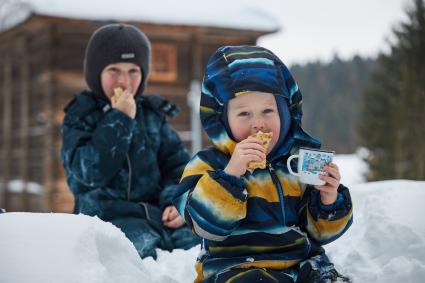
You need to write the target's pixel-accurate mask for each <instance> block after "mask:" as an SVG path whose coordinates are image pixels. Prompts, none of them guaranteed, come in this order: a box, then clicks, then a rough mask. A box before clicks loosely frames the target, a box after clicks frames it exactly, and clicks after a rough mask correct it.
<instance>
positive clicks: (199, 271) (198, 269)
mask: <svg viewBox="0 0 425 283" xmlns="http://www.w3.org/2000/svg"><path fill="white" fill-rule="evenodd" d="M195 270H196V273H197V274H198V275H197V276H196V278H195V281H194V282H193V283H201V282H202V280H204V279H205V277H204V273H203V272H202V263H200V262H196V264H195Z"/></svg>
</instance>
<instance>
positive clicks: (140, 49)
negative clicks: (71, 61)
mask: <svg viewBox="0 0 425 283" xmlns="http://www.w3.org/2000/svg"><path fill="white" fill-rule="evenodd" d="M150 57H151V47H150V42H149V39H148V38H147V37H146V35H145V34H144V33H143V32H141V31H140V30H139V29H138V28H136V27H134V26H131V25H125V24H109V25H105V26H102V27H100V28H99V29H97V30H96V31H95V32H94V33H93V34H92V36H91V38H90V40H89V43H88V45H87V48H86V54H85V57H84V76H85V79H86V82H87V85H88V86H89V88H90V89H91V90H92V91H93V92H94V93H95V94H96V95H98V96H100V97H105V94H104V93H103V90H102V85H101V82H100V74H101V73H102V70H103V69H104V68H105V67H106V66H108V65H109V64H113V63H134V64H136V65H138V66H139V67H140V69H141V71H142V81H141V83H140V86H139V89H138V90H137V92H136V95H139V94H140V95H141V94H142V93H143V90H144V89H145V87H146V81H147V77H148V75H149V63H150Z"/></svg>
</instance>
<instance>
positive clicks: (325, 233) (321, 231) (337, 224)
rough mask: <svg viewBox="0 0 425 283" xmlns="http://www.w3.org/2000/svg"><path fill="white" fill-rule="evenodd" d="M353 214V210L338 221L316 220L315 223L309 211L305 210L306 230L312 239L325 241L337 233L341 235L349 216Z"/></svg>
mask: <svg viewBox="0 0 425 283" xmlns="http://www.w3.org/2000/svg"><path fill="white" fill-rule="evenodd" d="M352 214H353V210H352V209H351V210H350V212H349V213H348V214H347V215H346V216H344V217H342V218H341V219H338V220H325V219H318V220H317V221H315V220H314V218H313V217H312V216H311V214H310V211H309V209H307V218H308V225H307V229H308V230H309V231H310V233H311V234H312V235H314V237H316V238H317V239H323V238H324V239H326V238H330V237H332V236H334V235H337V234H338V233H341V232H342V230H344V228H345V225H347V223H348V220H350V218H351V215H352Z"/></svg>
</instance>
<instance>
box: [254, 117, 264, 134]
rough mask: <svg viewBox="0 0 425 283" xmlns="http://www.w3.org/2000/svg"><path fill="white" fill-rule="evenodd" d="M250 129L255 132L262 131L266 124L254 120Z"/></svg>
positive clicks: (259, 120) (260, 120)
mask: <svg viewBox="0 0 425 283" xmlns="http://www.w3.org/2000/svg"><path fill="white" fill-rule="evenodd" d="M252 128H253V129H254V130H255V132H258V131H264V130H265V129H266V124H265V123H264V121H263V119H261V118H257V119H255V120H254V122H253V125H252Z"/></svg>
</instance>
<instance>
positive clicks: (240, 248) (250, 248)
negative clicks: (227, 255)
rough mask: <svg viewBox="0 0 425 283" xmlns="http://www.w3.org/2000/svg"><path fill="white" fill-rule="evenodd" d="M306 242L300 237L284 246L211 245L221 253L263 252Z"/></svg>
mask: <svg viewBox="0 0 425 283" xmlns="http://www.w3.org/2000/svg"><path fill="white" fill-rule="evenodd" d="M304 242H305V238H299V239H297V240H296V241H295V243H291V244H288V245H284V246H272V247H271V246H248V245H240V246H232V247H209V249H210V251H212V252H214V253H220V252H223V251H239V252H240V251H243V252H249V251H254V252H263V251H273V250H279V249H286V248H290V247H294V246H299V245H300V244H302V243H304Z"/></svg>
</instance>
